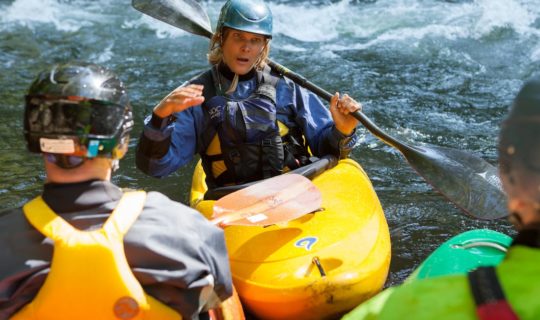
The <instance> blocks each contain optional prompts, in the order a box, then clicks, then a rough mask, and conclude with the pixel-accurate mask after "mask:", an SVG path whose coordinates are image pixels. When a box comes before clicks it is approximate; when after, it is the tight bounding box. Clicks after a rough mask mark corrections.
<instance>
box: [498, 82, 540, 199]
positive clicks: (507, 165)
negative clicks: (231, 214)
mask: <svg viewBox="0 0 540 320" xmlns="http://www.w3.org/2000/svg"><path fill="white" fill-rule="evenodd" d="M499 168H500V169H499V170H500V176H501V180H502V182H503V186H504V189H505V191H506V192H507V193H508V195H509V196H510V197H511V198H518V199H524V200H526V201H529V202H531V203H536V204H540V78H535V79H532V80H530V81H528V82H527V83H525V85H524V86H523V87H522V88H521V90H520V92H519V93H518V95H517V96H516V98H515V100H514V103H513V105H512V108H511V110H510V113H509V114H508V117H507V118H506V120H505V121H504V122H503V124H502V127H501V133H500V139H499Z"/></svg>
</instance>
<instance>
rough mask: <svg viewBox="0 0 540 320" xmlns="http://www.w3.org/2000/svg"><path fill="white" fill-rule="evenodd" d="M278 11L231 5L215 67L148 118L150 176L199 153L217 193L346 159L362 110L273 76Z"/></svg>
mask: <svg viewBox="0 0 540 320" xmlns="http://www.w3.org/2000/svg"><path fill="white" fill-rule="evenodd" d="M271 38H272V13H271V11H270V8H269V7H268V6H267V5H266V4H265V3H263V2H261V1H258V0H257V1H253V0H229V1H227V2H226V3H225V4H224V5H223V7H222V9H221V13H220V16H219V20H218V23H217V30H216V33H215V34H214V36H213V38H212V39H211V43H210V51H209V54H208V60H209V62H210V64H211V65H212V67H211V69H210V70H208V71H206V72H204V73H202V74H201V75H199V76H197V77H196V78H194V79H192V80H191V81H189V82H187V83H185V84H183V85H182V86H180V87H179V88H177V89H175V90H174V91H172V92H171V93H170V94H169V95H167V96H166V97H165V98H164V99H163V100H162V101H161V102H160V103H159V104H158V105H157V106H155V108H154V110H153V113H152V116H151V117H148V118H147V119H146V121H145V124H146V125H145V128H144V132H143V134H142V136H141V138H140V140H139V145H138V148H137V166H138V168H139V169H141V170H142V171H143V172H145V173H147V174H149V175H152V176H155V177H163V176H166V175H168V174H170V173H172V172H174V171H175V170H177V169H178V168H179V167H181V166H183V165H185V164H187V163H189V162H190V160H191V159H192V158H193V156H194V155H195V154H199V155H200V156H201V159H202V165H203V168H204V171H205V173H206V176H207V178H206V182H207V185H208V186H209V187H210V188H213V187H219V186H224V185H237V184H242V183H245V182H250V181H255V180H259V179H263V178H268V177H271V176H275V175H279V174H281V173H283V172H284V171H286V170H289V169H295V168H298V167H300V166H303V165H306V164H309V163H310V161H311V160H313V159H310V156H311V155H312V154H313V155H314V156H318V157H320V156H324V155H335V156H337V157H341V158H345V157H347V155H348V154H349V153H350V151H351V149H352V147H353V146H354V144H355V142H356V138H355V128H356V125H357V124H358V121H357V120H356V119H355V118H354V117H353V116H352V115H350V114H349V113H350V112H354V111H357V110H361V105H360V104H359V103H357V102H356V101H355V100H353V99H352V98H351V97H349V96H348V95H346V94H345V95H343V96H342V97H341V98H340V97H339V93H336V94H335V95H334V97H333V98H332V99H331V103H330V111H328V109H327V108H326V107H325V106H324V105H323V104H322V102H321V101H320V100H319V99H318V98H317V96H316V95H315V94H313V93H311V92H309V91H307V90H306V89H304V88H302V87H300V86H299V85H297V84H295V83H293V82H292V81H291V80H289V79H286V78H283V77H281V76H279V75H277V74H274V73H273V72H271V71H270V68H269V67H268V66H267V65H266V63H265V60H266V58H267V57H268V53H269V51H270V40H271Z"/></svg>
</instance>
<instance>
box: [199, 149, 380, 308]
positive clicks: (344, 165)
mask: <svg viewBox="0 0 540 320" xmlns="http://www.w3.org/2000/svg"><path fill="white" fill-rule="evenodd" d="M197 170H199V172H197ZM201 174H202V169H201V168H200V166H198V168H197V169H196V171H195V173H194V181H193V185H192V187H193V189H192V194H191V204H192V206H194V207H195V208H196V209H198V210H199V211H201V212H202V213H203V214H204V215H205V216H207V217H210V216H211V214H212V204H213V201H207V200H202V196H203V195H204V191H205V185H204V176H203V175H201ZM313 183H314V184H315V185H316V186H317V187H318V188H319V190H320V191H321V193H322V208H321V210H320V211H317V212H315V213H310V214H307V215H305V216H302V217H300V218H298V219H295V220H292V221H289V222H286V223H281V224H278V225H271V226H267V227H245V226H231V227H227V228H226V229H225V238H226V242H227V249H228V251H229V257H230V263H231V270H232V274H233V282H234V285H235V287H236V289H237V290H238V293H239V296H240V298H241V300H242V303H243V304H244V306H245V307H247V308H248V309H249V310H250V311H251V312H252V313H254V314H255V315H257V316H259V317H261V318H265V319H277V318H279V319H299V318H302V319H310V318H313V319H320V318H324V317H328V316H336V315H339V314H342V313H345V312H347V311H348V310H350V309H352V308H354V307H355V306H357V305H358V304H359V303H361V302H363V301H364V300H366V299H368V298H370V297H371V296H373V295H375V294H376V293H377V292H379V291H380V290H381V289H382V287H383V285H384V282H385V281H386V277H387V274H388V269H389V265H390V235H389V231H388V225H387V223H386V219H385V217H384V213H383V210H382V207H381V205H380V202H379V200H378V197H377V195H376V194H375V191H374V190H373V187H372V185H371V182H370V181H369V178H368V177H367V175H366V174H365V172H364V171H363V170H362V168H361V167H360V166H359V165H358V164H357V163H356V162H354V161H353V160H350V159H347V160H341V161H340V162H339V164H338V165H337V166H336V167H334V168H332V169H329V170H327V171H325V172H324V173H323V174H321V175H320V176H318V177H316V178H315V179H314V180H313Z"/></svg>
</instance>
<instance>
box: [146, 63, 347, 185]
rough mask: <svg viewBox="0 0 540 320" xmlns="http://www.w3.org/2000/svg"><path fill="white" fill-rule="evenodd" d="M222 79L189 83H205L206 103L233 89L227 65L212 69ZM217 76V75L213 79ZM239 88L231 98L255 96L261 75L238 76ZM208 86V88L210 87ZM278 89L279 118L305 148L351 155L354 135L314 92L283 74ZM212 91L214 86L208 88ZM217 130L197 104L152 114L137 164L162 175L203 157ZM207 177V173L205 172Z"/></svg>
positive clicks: (317, 153) (197, 79)
mask: <svg viewBox="0 0 540 320" xmlns="http://www.w3.org/2000/svg"><path fill="white" fill-rule="evenodd" d="M214 68H215V69H216V70H217V74H218V76H217V77H218V78H219V79H214V81H213V82H212V81H208V80H207V79H205V78H208V76H207V75H208V72H206V73H203V74H201V75H199V76H197V77H195V78H194V79H192V80H190V81H188V82H186V83H185V85H188V84H191V83H197V84H204V85H205V92H206V93H205V101H209V100H210V99H209V98H211V97H212V95H211V96H210V97H208V96H207V92H212V93H214V95H220V92H222V91H223V90H221V88H225V89H226V88H229V86H230V84H231V80H232V76H233V74H232V72H231V71H230V70H228V68H227V67H226V66H224V65H220V66H219V67H214ZM214 78H215V77H214ZM239 80H240V81H239V82H238V86H237V88H236V90H235V91H234V92H233V93H231V94H228V95H227V97H228V98H229V99H233V100H237V101H242V100H245V99H247V98H248V97H250V96H252V95H253V93H254V92H255V91H256V89H257V87H258V80H257V73H256V72H255V71H254V70H252V72H250V73H248V74H246V75H243V76H240V79H239ZM212 85H213V88H208V87H207V86H212ZM275 88H276V101H275V102H276V116H277V121H279V122H280V123H282V124H284V125H285V126H286V127H287V128H288V129H289V130H298V131H300V132H301V134H302V135H303V136H304V137H305V140H306V142H307V146H308V147H309V150H310V151H311V153H312V154H313V155H314V156H319V157H320V156H323V155H335V156H337V157H340V158H345V157H347V156H348V154H349V153H350V151H351V150H352V147H353V146H354V144H355V143H356V141H357V139H356V135H355V133H353V134H352V135H351V136H345V135H343V134H342V133H341V132H339V130H337V128H336V127H335V126H334V123H333V120H332V116H331V114H330V111H329V110H328V109H327V108H326V107H325V106H324V104H323V103H322V102H321V100H320V99H319V98H318V97H317V96H316V95H315V94H314V93H312V92H310V91H308V90H306V89H304V88H302V87H300V86H299V85H297V84H295V83H294V82H292V81H291V80H289V79H286V78H283V77H279V79H278V81H277V84H276V86H275ZM209 89H211V90H209ZM215 134H216V129H215V128H214V127H213V126H212V124H211V122H210V119H209V117H208V113H207V112H204V108H203V107H202V106H194V107H191V108H188V109H186V110H184V111H182V112H178V113H175V114H174V115H173V116H171V117H169V118H167V119H159V118H158V121H156V117H152V116H149V117H147V118H146V119H145V127H144V131H143V133H142V135H141V137H140V140H139V143H138V147H137V155H136V157H137V158H136V162H137V167H138V168H139V169H140V170H142V171H143V172H145V173H146V174H149V175H151V176H154V177H164V176H167V175H169V174H171V173H172V172H174V171H176V170H177V169H178V168H180V167H181V166H183V165H186V164H188V163H189V162H190V161H191V160H192V159H193V156H194V155H195V154H200V155H205V153H206V151H207V149H208V147H209V145H210V143H211V142H212V141H211V139H208V137H212V136H215ZM206 174H207V176H208V175H209V172H206Z"/></svg>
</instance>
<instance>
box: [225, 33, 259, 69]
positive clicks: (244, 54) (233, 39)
mask: <svg viewBox="0 0 540 320" xmlns="http://www.w3.org/2000/svg"><path fill="white" fill-rule="evenodd" d="M265 45H266V38H265V37H264V36H262V35H259V34H255V33H249V32H244V31H239V30H234V29H228V30H226V31H225V39H224V41H223V44H222V47H221V49H222V51H223V62H225V64H227V66H228V67H229V69H231V71H233V72H234V73H236V74H238V75H244V74H246V73H248V72H249V71H250V70H251V69H252V68H253V66H254V64H255V62H256V61H257V58H258V57H259V55H260V54H261V52H262V51H263V49H264V46H265Z"/></svg>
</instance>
